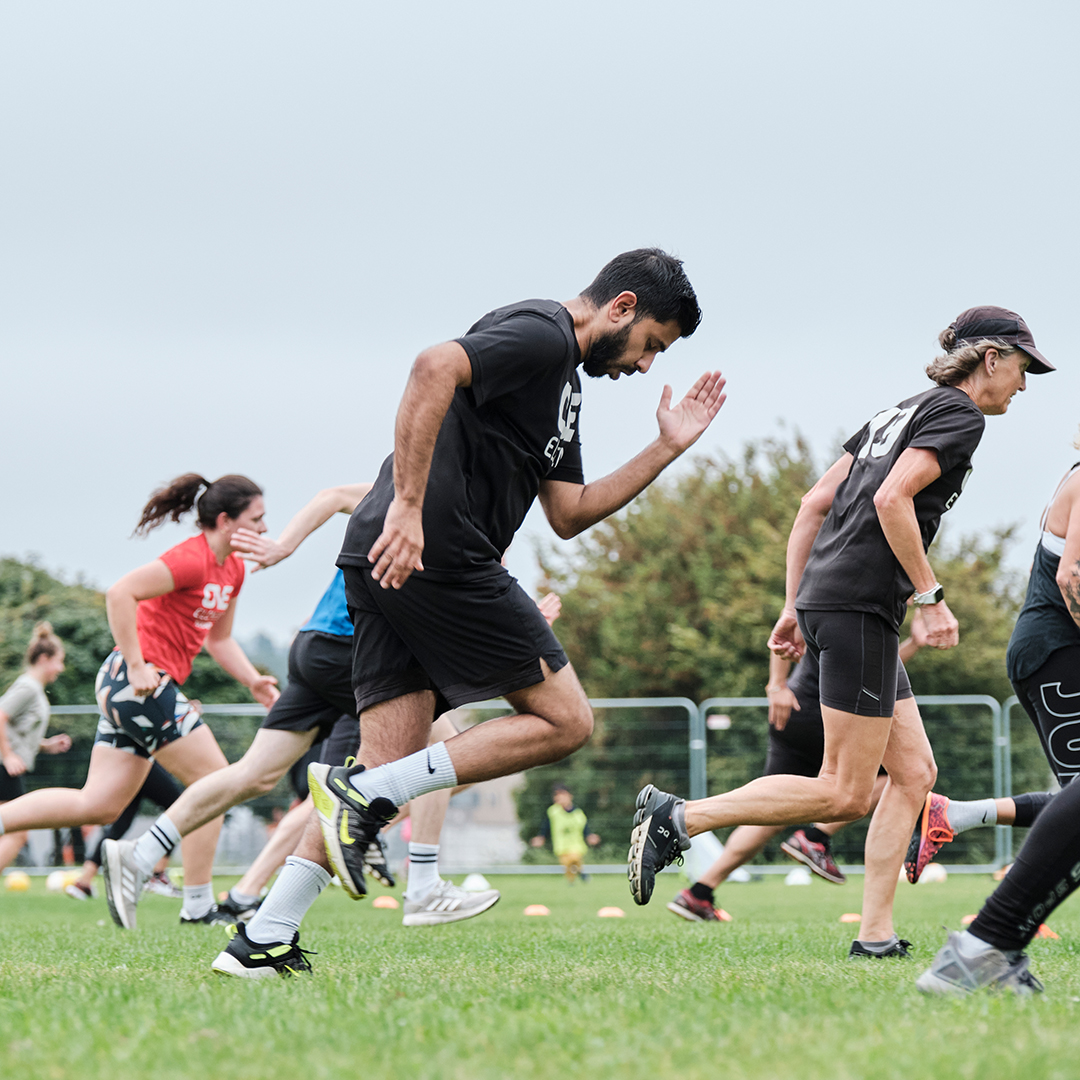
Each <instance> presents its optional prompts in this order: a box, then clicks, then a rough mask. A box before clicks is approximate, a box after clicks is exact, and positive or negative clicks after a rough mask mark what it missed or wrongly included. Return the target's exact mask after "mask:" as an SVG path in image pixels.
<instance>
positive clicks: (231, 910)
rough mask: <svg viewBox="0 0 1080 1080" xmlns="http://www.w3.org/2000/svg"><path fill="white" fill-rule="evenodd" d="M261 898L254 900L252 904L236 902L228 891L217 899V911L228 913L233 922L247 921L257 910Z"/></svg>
mask: <svg viewBox="0 0 1080 1080" xmlns="http://www.w3.org/2000/svg"><path fill="white" fill-rule="evenodd" d="M261 903H262V900H256V901H255V902H254V903H253V904H238V903H237V902H236V901H235V900H234V899H233V898H232V893H229V895H228V896H226V897H225V899H224V900H219V901H218V905H217V908H218V911H221V912H223V913H224V914H225V915H228V916H229V917H230V918H231V919H232V921H233V922H234V923H237V924H239V923H244V922H247V921H248V920H249V919H250V918H251V916H252V915H254V914H255V912H256V911H258V910H259V905H260V904H261Z"/></svg>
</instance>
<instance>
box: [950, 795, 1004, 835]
mask: <svg viewBox="0 0 1080 1080" xmlns="http://www.w3.org/2000/svg"><path fill="white" fill-rule="evenodd" d="M945 814H946V816H947V817H948V819H949V824H950V825H951V826H952V831H953V832H954V833H962V832H967V831H968V829H978V828H981V827H982V826H983V825H996V824H997V803H996V802H995V801H994V800H993V799H975V800H974V801H973V802H950V803H949V805H948V806H947V807H946V808H945Z"/></svg>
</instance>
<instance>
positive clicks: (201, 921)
mask: <svg viewBox="0 0 1080 1080" xmlns="http://www.w3.org/2000/svg"><path fill="white" fill-rule="evenodd" d="M236 924H237V919H236V917H235V916H234V915H233V914H232V913H231V912H228V911H226V910H225V909H224V908H222V907H221V905H220V904H214V905H213V906H212V907H211V908H210V910H209V911H205V912H203V914H202V915H200V916H199V917H198V918H196V919H193V918H191V917H190V916H189V915H188V913H187V912H186V911H185V910H184V909H183V908H181V909H180V925H181V926H236Z"/></svg>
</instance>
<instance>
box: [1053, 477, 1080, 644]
mask: <svg viewBox="0 0 1080 1080" xmlns="http://www.w3.org/2000/svg"><path fill="white" fill-rule="evenodd" d="M1074 481H1075V482H1074ZM1065 500H1068V501H1069V503H1070V505H1069V506H1068V525H1067V527H1066V529H1065V550H1064V551H1063V552H1062V554H1061V562H1060V563H1058V571H1057V583H1058V588H1059V589H1060V590H1061V595H1062V596H1063V597H1064V598H1065V606H1066V607H1067V608H1068V609H1069V614H1070V615H1071V616H1072V617H1073V621H1074V622H1075V623H1076V625H1077V626H1080V473H1078V474H1076V475H1074V477H1073V478H1072V479H1071V480H1070V481H1069V482H1068V483H1067V484H1066V485H1065V486H1064V487H1063V488H1062V489H1061V491H1060V493H1059V494H1058V497H1057V499H1055V500H1054V507H1053V511H1052V513H1051V515H1050V517H1049V518H1048V520H1047V525H1049V526H1050V528H1051V529H1052V531H1054V532H1057V531H1058V530H1057V528H1054V526H1055V525H1058V527H1060V525H1059V522H1060V520H1061V519H1062V518H1063V517H1064V516H1065V515H1064V514H1063V513H1062V511H1063V510H1065V509H1066V508H1065V507H1064V506H1062V505H1061V503H1062V502H1063V501H1065ZM1055 519H1056V520H1055Z"/></svg>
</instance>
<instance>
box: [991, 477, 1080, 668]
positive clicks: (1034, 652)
mask: <svg viewBox="0 0 1080 1080" xmlns="http://www.w3.org/2000/svg"><path fill="white" fill-rule="evenodd" d="M1077 468H1080V466H1073V469H1071V470H1070V472H1069V474H1068V475H1067V476H1066V478H1065V479H1066V480H1067V479H1068V476H1071V475H1072V473H1073V472H1075V470H1076V469H1077ZM1064 483H1065V481H1064V480H1063V481H1062V482H1061V485H1059V487H1058V491H1060V490H1061V487H1062V486H1064ZM1054 497H1055V498H1056V497H1057V493H1056V492H1055V495H1054ZM1052 502H1053V500H1051V503H1052ZM1044 523H1045V518H1044ZM1044 527H1045V525H1044ZM1060 562H1061V557H1060V556H1059V555H1055V554H1054V553H1053V552H1052V551H1050V550H1048V549H1047V548H1046V547H1045V546H1044V544H1043V542H1042V540H1041V539H1040V540H1039V544H1038V547H1036V549H1035V561H1034V562H1033V563H1032V566H1031V577H1030V578H1029V579H1028V587H1027V596H1026V597H1025V598H1024V606H1023V608H1021V610H1020V617H1019V618H1018V619H1017V620H1016V626H1015V627H1013V632H1012V637H1011V638H1010V639H1009V648H1008V651H1007V652H1006V654H1005V667H1006V670H1007V671H1008V673H1009V680H1010V681H1011V682H1014V683H1018V682H1021V681H1022V680H1024V679H1028V678H1030V677H1031V676H1032V675H1034V674H1035V672H1036V671H1038V670H1039V668H1041V667H1042V666H1043V664H1045V663H1046V661H1047V660H1048V659H1049V658H1050V654H1051V653H1054V652H1057V650H1058V649H1064V648H1067V647H1068V646H1070V645H1080V627H1078V626H1077V625H1076V623H1075V622H1074V621H1073V618H1072V616H1071V615H1070V614H1069V609H1068V608H1067V607H1066V606H1065V598H1064V597H1063V596H1062V595H1061V589H1060V588H1058V583H1057V571H1058V565H1059V563H1060Z"/></svg>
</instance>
